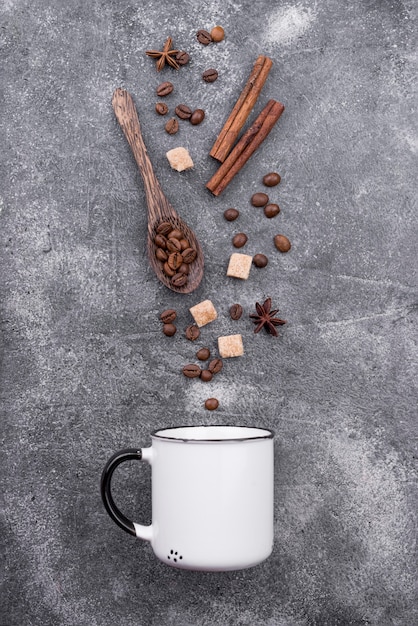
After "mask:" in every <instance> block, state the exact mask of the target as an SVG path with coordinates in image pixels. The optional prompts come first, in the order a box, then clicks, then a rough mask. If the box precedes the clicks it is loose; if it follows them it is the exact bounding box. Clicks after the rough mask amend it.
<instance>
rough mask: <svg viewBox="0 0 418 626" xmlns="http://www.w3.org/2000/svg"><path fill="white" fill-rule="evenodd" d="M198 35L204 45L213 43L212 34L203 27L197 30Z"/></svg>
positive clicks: (199, 40)
mask: <svg viewBox="0 0 418 626" xmlns="http://www.w3.org/2000/svg"><path fill="white" fill-rule="evenodd" d="M196 37H197V40H198V42H199V43H201V44H203V45H204V46H207V45H209V44H210V43H212V36H211V34H210V33H209V32H208V31H207V30H204V29H203V28H202V29H200V30H198V31H197V33H196Z"/></svg>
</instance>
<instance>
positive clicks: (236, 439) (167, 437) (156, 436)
mask: <svg viewBox="0 0 418 626" xmlns="http://www.w3.org/2000/svg"><path fill="white" fill-rule="evenodd" d="M186 428H187V429H190V430H194V429H198V428H219V429H223V428H235V429H242V430H243V431H244V430H247V431H249V430H254V431H256V430H258V431H264V433H265V434H258V435H255V434H254V435H252V436H251V435H244V434H243V436H242V437H221V438H215V437H208V438H206V439H205V438H203V439H202V438H199V439H196V438H193V437H175V436H173V437H170V435H168V434H164V435H161V434H159V433H161V432H163V431H176V430H180V429H186ZM274 435H275V434H274V431H273V430H271V429H270V428H265V427H264V426H244V425H242V424H240V425H238V426H237V425H236V424H197V425H186V424H184V425H182V426H163V427H162V428H158V429H157V430H154V431H153V432H152V433H151V437H152V439H158V440H159V441H177V442H183V443H222V442H225V443H231V442H240V441H260V440H263V439H273V438H274Z"/></svg>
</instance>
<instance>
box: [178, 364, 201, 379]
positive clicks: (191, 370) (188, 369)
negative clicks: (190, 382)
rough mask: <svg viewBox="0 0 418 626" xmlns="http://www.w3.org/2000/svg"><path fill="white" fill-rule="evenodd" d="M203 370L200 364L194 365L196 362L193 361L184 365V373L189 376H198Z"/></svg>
mask: <svg viewBox="0 0 418 626" xmlns="http://www.w3.org/2000/svg"><path fill="white" fill-rule="evenodd" d="M201 371H202V370H201V369H200V367H199V366H198V365H194V363H191V364H190V365H185V366H184V367H183V374H184V375H185V376H186V377H187V378H198V377H199V376H200V373H201Z"/></svg>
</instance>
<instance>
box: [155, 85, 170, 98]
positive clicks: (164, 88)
mask: <svg viewBox="0 0 418 626" xmlns="http://www.w3.org/2000/svg"><path fill="white" fill-rule="evenodd" d="M173 89H174V85H173V83H169V82H168V81H167V82H165V83H161V84H160V85H158V87H157V96H158V97H159V98H163V97H164V96H168V95H169V94H170V93H171V92H172V91H173Z"/></svg>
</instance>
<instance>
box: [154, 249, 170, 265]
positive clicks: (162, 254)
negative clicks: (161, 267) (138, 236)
mask: <svg viewBox="0 0 418 626" xmlns="http://www.w3.org/2000/svg"><path fill="white" fill-rule="evenodd" d="M155 256H156V257H157V259H158V260H159V261H162V263H165V262H166V261H167V259H168V254H167V252H166V251H165V250H163V249H162V248H157V249H156V251H155Z"/></svg>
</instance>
